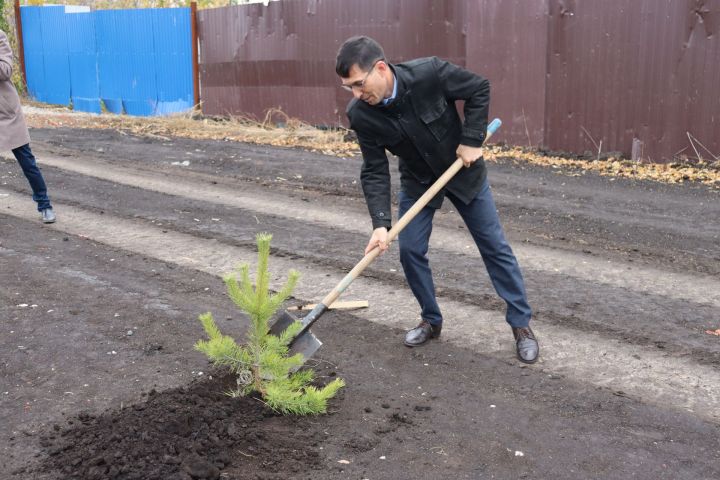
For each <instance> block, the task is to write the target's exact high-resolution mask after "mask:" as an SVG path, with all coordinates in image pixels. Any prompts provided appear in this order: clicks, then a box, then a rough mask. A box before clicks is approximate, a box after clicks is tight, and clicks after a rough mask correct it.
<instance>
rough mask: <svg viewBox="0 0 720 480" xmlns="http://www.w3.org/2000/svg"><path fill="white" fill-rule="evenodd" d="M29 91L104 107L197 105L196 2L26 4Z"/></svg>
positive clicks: (145, 110)
mask: <svg viewBox="0 0 720 480" xmlns="http://www.w3.org/2000/svg"><path fill="white" fill-rule="evenodd" d="M20 14H21V18H22V23H23V42H24V44H25V65H26V67H25V68H26V71H27V83H28V91H29V92H30V95H31V96H32V97H33V98H35V99H36V100H38V101H40V102H45V103H54V104H60V105H69V104H70V102H72V104H73V107H74V108H75V110H81V111H85V112H94V113H100V111H101V102H102V103H103V104H104V105H105V107H106V109H107V110H108V111H110V112H113V113H123V112H124V113H127V114H129V115H143V116H149V115H165V114H169V113H174V112H182V111H185V110H188V109H190V108H192V106H193V84H192V57H191V55H192V49H191V41H190V9H189V8H171V9H170V8H168V9H143V10H98V11H94V12H90V11H89V10H87V9H85V8H83V7H79V8H78V7H65V6H43V7H34V6H28V7H21V9H20Z"/></svg>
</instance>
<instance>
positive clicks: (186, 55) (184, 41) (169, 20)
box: [152, 8, 194, 115]
mask: <svg viewBox="0 0 720 480" xmlns="http://www.w3.org/2000/svg"><path fill="white" fill-rule="evenodd" d="M152 18H153V39H152V41H153V45H154V46H155V48H154V51H155V78H156V89H157V106H156V109H155V111H156V114H157V115H166V114H169V113H175V112H183V111H186V110H188V109H190V108H192V107H193V103H194V102H193V81H192V75H191V73H192V45H191V42H190V10H189V9H187V8H172V9H155V10H153V11H152ZM178 72H187V74H181V75H178Z"/></svg>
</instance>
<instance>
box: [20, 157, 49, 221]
mask: <svg viewBox="0 0 720 480" xmlns="http://www.w3.org/2000/svg"><path fill="white" fill-rule="evenodd" d="M12 152H13V155H15V158H17V161H18V163H19V164H20V167H21V168H22V171H23V173H24V174H25V178H27V179H28V182H30V188H32V191H33V200H35V201H36V202H37V206H38V212H41V211H43V210H45V209H46V208H52V207H51V205H50V199H49V198H48V194H47V187H46V186H45V180H44V179H43V176H42V173H40V168H38V166H37V163H36V162H35V157H34V156H33V154H32V151H31V150H30V144H29V143H27V144H25V145H23V146H22V147H18V148H15V149H13V151H12Z"/></svg>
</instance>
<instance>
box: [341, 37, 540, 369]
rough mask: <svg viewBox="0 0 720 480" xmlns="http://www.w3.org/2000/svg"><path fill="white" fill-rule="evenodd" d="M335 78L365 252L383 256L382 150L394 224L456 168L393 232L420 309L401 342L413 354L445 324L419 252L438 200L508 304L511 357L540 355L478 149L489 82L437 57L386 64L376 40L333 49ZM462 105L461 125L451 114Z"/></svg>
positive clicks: (385, 194)
mask: <svg viewBox="0 0 720 480" xmlns="http://www.w3.org/2000/svg"><path fill="white" fill-rule="evenodd" d="M335 71H336V73H337V75H338V76H339V77H340V79H341V81H342V86H343V88H345V89H346V90H348V91H350V92H352V95H353V98H352V99H351V100H350V102H349V104H348V107H347V116H348V119H349V121H350V128H351V129H352V130H354V131H355V133H356V134H357V137H358V142H359V144H360V150H361V152H362V156H363V165H362V169H361V174H360V180H361V184H362V188H363V193H364V194H365V200H366V203H367V205H368V210H369V212H370V217H371V219H372V225H373V229H374V230H373V232H372V235H371V237H370V241H369V242H368V244H367V247H366V248H365V253H366V254H367V253H368V252H370V251H371V250H372V249H373V248H375V247H379V248H380V249H381V250H383V251H384V250H387V247H388V245H387V234H388V229H389V228H391V214H390V170H389V165H388V159H387V155H386V153H385V150H386V149H387V150H389V151H390V152H391V153H393V154H394V155H396V156H397V157H398V159H399V170H400V183H401V191H400V192H399V195H398V202H399V211H398V216H399V217H400V216H402V215H403V214H404V213H405V212H406V211H408V210H409V209H410V207H411V206H412V205H413V203H415V201H416V200H417V199H418V198H420V196H422V194H423V193H424V192H425V191H426V190H427V189H428V188H429V187H430V185H432V183H433V182H434V181H435V180H437V178H438V177H440V175H442V173H443V172H444V171H445V170H447V168H448V167H450V165H451V164H452V163H453V162H454V161H455V159H456V158H461V159H462V160H463V163H464V165H465V167H466V168H465V169H463V170H461V171H460V172H459V173H458V174H457V175H456V176H455V177H454V178H453V179H452V180H451V181H450V182H449V183H448V184H447V186H446V187H445V189H444V190H443V191H441V192H440V193H439V194H438V195H437V196H436V197H435V198H433V199H432V200H431V201H430V203H429V204H428V205H427V206H426V207H425V208H424V209H423V210H422V211H420V213H418V215H417V216H416V217H415V218H414V219H413V220H412V221H411V222H410V223H409V224H408V225H407V227H406V228H405V229H404V230H403V231H402V232H400V235H399V236H398V239H399V243H400V262H401V263H402V266H403V270H404V272H405V278H406V280H407V282H408V285H409V286H410V289H411V290H412V292H413V294H414V295H415V298H416V299H417V301H418V303H419V304H420V308H421V315H420V316H421V319H422V320H421V322H420V324H419V325H418V326H417V327H415V328H413V329H412V330H410V331H408V332H407V334H406V335H405V345H407V346H409V347H416V346H419V345H422V344H424V343H426V342H427V341H428V340H430V339H433V338H437V337H439V336H440V332H441V330H442V325H443V317H442V314H441V313H440V307H439V306H438V304H437V300H436V298H435V286H434V284H433V279H432V272H431V270H430V265H429V262H428V257H427V252H428V243H429V240H430V233H431V231H432V220H433V215H434V214H435V210H436V209H438V208H440V206H441V205H442V202H443V199H444V197H448V198H449V199H450V201H451V202H452V203H453V205H455V208H456V209H457V211H458V213H459V214H460V216H461V217H462V219H463V221H464V222H465V225H467V227H468V230H469V231H470V233H471V234H472V237H473V239H474V240H475V244H476V245H477V247H478V249H479V250H480V255H481V256H482V259H483V262H484V263H485V267H486V269H487V271H488V274H489V275H490V279H491V280H492V283H493V286H494V287H495V291H496V292H497V293H498V295H499V296H500V297H501V298H502V299H503V300H505V302H506V303H507V312H506V320H507V322H508V323H509V324H510V327H511V329H512V333H513V336H514V337H515V346H516V352H517V356H518V359H519V360H520V361H522V362H524V363H534V362H535V361H537V358H538V355H539V351H540V348H539V346H538V342H537V339H536V338H535V335H534V333H533V331H532V330H531V329H530V327H529V322H530V317H531V314H532V312H531V309H530V305H529V304H528V301H527V296H526V293H525V286H524V282H523V278H522V274H521V272H520V267H519V265H518V262H517V260H516V259H515V255H514V254H513V252H512V250H511V248H510V245H509V244H508V242H507V240H506V239H505V234H504V233H503V229H502V226H501V225H500V220H499V218H498V214H497V211H496V209H495V202H494V200H493V197H492V193H491V192H490V186H489V184H488V180H487V172H486V169H485V162H484V160H483V158H482V148H481V147H482V144H483V141H484V140H485V132H486V129H487V122H488V108H489V104H490V84H489V82H488V81H487V80H486V79H484V78H482V77H480V76H478V75H476V74H474V73H472V72H469V71H467V70H465V69H463V68H460V67H458V66H456V65H453V64H452V63H449V62H446V61H443V60H441V59H439V58H437V57H428V58H419V59H416V60H412V61H409V62H405V63H400V64H397V65H393V64H390V63H388V62H387V61H386V59H385V53H384V51H383V49H382V47H381V46H380V44H378V43H377V42H376V41H375V40H373V39H372V38H369V37H366V36H358V37H352V38H349V39H348V40H346V41H345V42H344V43H343V44H342V46H341V47H340V49H339V50H338V54H337V58H336V64H335ZM457 100H464V101H465V106H464V114H465V121H464V123H461V122H460V117H459V115H458V113H457V110H456V108H455V102H456V101H457Z"/></svg>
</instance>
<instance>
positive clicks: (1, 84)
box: [0, 30, 30, 152]
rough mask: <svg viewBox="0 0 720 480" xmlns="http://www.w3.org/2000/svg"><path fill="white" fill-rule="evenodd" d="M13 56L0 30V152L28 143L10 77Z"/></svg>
mask: <svg viewBox="0 0 720 480" xmlns="http://www.w3.org/2000/svg"><path fill="white" fill-rule="evenodd" d="M12 70H13V54H12V50H11V49H10V42H9V41H8V38H7V35H5V32H3V31H2V30H0V152H1V151H4V150H12V149H13V148H17V147H22V146H23V145H25V144H26V143H30V134H29V133H28V129H27V126H25V118H24V117H23V113H22V108H21V107H20V97H18V94H17V90H15V85H13V83H12V80H11V77H12Z"/></svg>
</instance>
